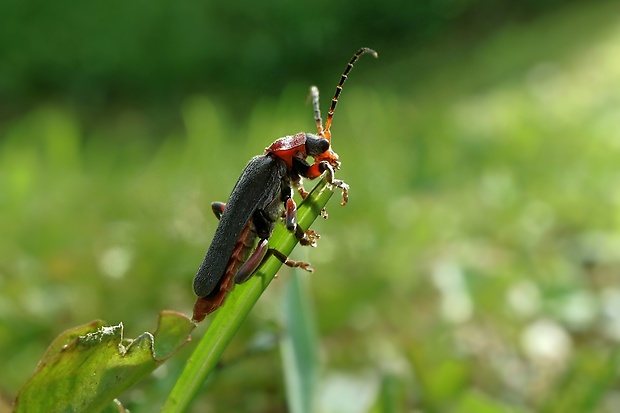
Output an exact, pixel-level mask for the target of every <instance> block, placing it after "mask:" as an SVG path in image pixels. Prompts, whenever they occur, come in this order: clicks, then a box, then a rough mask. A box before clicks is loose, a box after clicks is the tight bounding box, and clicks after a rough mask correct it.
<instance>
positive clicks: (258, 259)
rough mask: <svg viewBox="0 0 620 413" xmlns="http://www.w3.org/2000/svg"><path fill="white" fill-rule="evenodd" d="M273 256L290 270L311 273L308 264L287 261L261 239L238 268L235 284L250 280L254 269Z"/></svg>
mask: <svg viewBox="0 0 620 413" xmlns="http://www.w3.org/2000/svg"><path fill="white" fill-rule="evenodd" d="M269 255H273V256H274V257H276V258H277V259H278V260H280V262H281V263H282V264H284V265H286V266H288V267H291V268H301V269H303V270H306V271H308V272H313V271H314V269H313V268H312V267H311V266H310V264H309V263H307V262H304V261H295V260H291V259H289V258H288V257H287V256H286V255H284V254H283V253H281V252H280V251H278V250H276V249H273V248H269V246H268V242H267V240H266V239H261V240H260V241H259V242H258V245H257V246H256V249H255V250H254V252H252V255H250V257H249V258H248V260H247V261H246V262H245V263H244V264H243V265H242V266H241V268H239V271H237V274H236V275H235V283H237V284H242V283H244V282H246V281H247V280H249V279H250V277H251V276H252V274H254V272H255V271H256V269H257V268H258V267H259V266H260V265H261V264H262V263H263V262H264V261H265V259H266V258H267V257H268V256H269Z"/></svg>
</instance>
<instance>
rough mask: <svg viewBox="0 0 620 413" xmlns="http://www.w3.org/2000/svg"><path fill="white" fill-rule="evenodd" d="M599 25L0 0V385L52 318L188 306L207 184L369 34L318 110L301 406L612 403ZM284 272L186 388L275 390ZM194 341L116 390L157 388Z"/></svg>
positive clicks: (422, 5) (148, 316)
mask: <svg viewBox="0 0 620 413" xmlns="http://www.w3.org/2000/svg"><path fill="white" fill-rule="evenodd" d="M619 44H620V4H619V3H617V2H615V1H604V0H602V1H593V2H585V1H572V2H564V1H560V0H557V1H548V2H536V1H524V2H518V3H517V2H511V1H508V0H504V1H490V0H470V1H464V0H425V1H417V2H409V3H406V2H402V1H390V0H388V1H382V2H372V1H342V2H327V1H322V0H318V1H314V2H305V3H303V2H300V3H296V4H294V5H293V4H289V3H286V2H278V1H266V2H257V3H255V4H254V3H248V2H243V3H240V2H234V1H233V2H223V3H221V4H219V3H217V2H190V1H179V2H170V1H165V0H154V1H150V2H139V1H133V2H120V1H112V2H99V3H96V2H74V1H67V0H62V1H60V0H59V1H55V2H44V1H40V0H39V1H37V0H34V1H29V2H24V1H17V0H5V1H3V2H0V234H1V235H0V365H1V366H2V369H1V370H2V374H0V395H1V398H3V399H4V400H5V401H7V402H10V400H12V398H13V397H14V396H15V394H16V393H17V391H18V389H19V387H20V386H21V384H23V382H24V381H25V380H26V379H27V378H28V377H29V376H30V375H31V373H32V372H33V370H34V368H35V366H36V363H37V361H38V359H39V358H40V357H41V355H42V354H43V352H44V350H45V348H46V347H47V345H48V344H49V343H50V342H51V341H52V339H53V338H54V337H55V336H56V335H57V334H59V333H60V332H61V331H63V330H65V329H67V328H69V327H72V326H75V325H79V324H83V323H86V322H88V321H90V320H92V319H95V318H102V319H104V320H106V321H107V322H109V323H110V324H117V323H119V322H123V323H124V325H125V326H126V329H125V331H126V335H127V336H129V337H135V336H137V335H138V334H140V333H141V332H142V331H145V330H149V329H152V328H154V326H155V325H156V317H157V312H158V311H159V310H161V309H174V310H179V311H182V312H184V313H189V312H190V311H191V307H192V305H193V301H194V295H193V292H192V288H191V281H192V278H193V275H194V273H195V271H196V269H197V267H198V265H199V263H200V261H201V260H202V257H203V256H204V253H205V251H206V249H207V247H208V245H209V242H210V240H211V236H212V233H213V231H214V229H215V226H216V225H217V220H216V219H215V217H214V216H213V215H212V213H211V212H210V206H209V205H210V203H211V202H212V201H216V200H217V201H225V200H226V198H227V196H228V194H229V192H230V190H231V188H232V186H233V184H234V182H235V181H236V179H237V177H238V176H239V173H240V172H241V170H242V169H243V167H244V165H245V163H246V162H247V160H248V159H249V158H250V157H252V156H254V155H256V154H259V153H261V152H262V150H263V148H264V147H265V146H267V145H269V144H270V143H271V142H272V141H273V140H275V139H276V138H278V137H280V136H284V135H290V134H293V133H296V132H299V131H309V132H312V131H313V130H314V123H313V118H312V109H311V107H310V106H309V105H308V104H307V102H306V98H307V95H308V87H309V86H310V85H312V84H316V85H317V86H318V87H319V89H320V90H321V93H322V95H321V96H322V102H323V110H324V111H326V110H327V103H329V99H331V96H332V94H333V92H334V86H335V84H336V82H337V81H338V80H339V79H340V74H341V73H342V70H344V68H345V65H346V62H347V61H348V59H349V58H350V57H351V55H352V54H353V53H354V52H355V51H356V50H357V49H358V48H359V47H361V46H367V47H372V48H374V49H376V50H377V51H378V52H379V57H380V58H379V59H378V60H374V59H372V58H370V57H368V56H363V57H362V58H361V59H360V61H359V62H358V63H357V64H356V68H355V69H354V70H353V72H352V73H351V75H350V77H349V82H348V83H347V84H346V86H345V90H344V92H343V94H342V96H341V99H340V104H339V107H338V109H337V112H336V116H335V119H334V124H333V128H332V132H333V138H334V141H333V144H334V149H335V150H336V152H338V153H339V155H340V157H341V161H342V169H341V171H340V172H339V174H338V176H339V177H340V178H341V179H344V180H345V181H346V182H348V183H349V184H350V185H351V192H350V202H349V205H347V206H346V207H344V208H341V207H339V206H338V204H337V202H336V201H335V200H332V201H331V203H330V207H329V209H328V212H329V214H330V216H329V219H328V220H327V221H323V220H320V222H319V221H317V223H316V224H315V229H316V230H317V231H318V232H319V233H320V234H321V235H322V238H321V240H320V242H319V246H318V248H316V249H306V248H301V247H298V248H297V249H296V251H295V252H294V258H297V259H307V260H309V261H310V262H312V263H313V265H314V266H315V268H316V272H315V273H314V274H312V275H306V274H301V275H300V276H301V277H304V278H305V279H306V280H307V283H306V284H307V285H308V286H309V288H310V290H311V297H312V302H313V306H314V310H315V311H314V314H313V318H314V319H315V321H316V325H317V331H318V343H319V346H320V351H321V354H322V370H321V374H320V377H319V384H318V392H317V410H318V411H320V412H328V413H329V412H365V411H370V410H371V409H373V408H374V409H375V410H374V411H389V410H385V409H387V408H388V407H387V406H389V405H390V404H391V405H392V406H393V407H394V410H393V411H410V412H472V413H473V412H476V413H477V412H489V413H493V412H519V413H520V412H532V413H533V412H549V413H551V412H557V413H566V412H610V413H611V412H616V411H618V406H620V386H619V385H620V383H619V378H618V373H619V362H620V360H619V358H618V356H619V354H618V350H617V347H618V346H617V342H618V340H620V284H619V282H618V280H617V277H618V273H619V271H620V192H618V185H619V184H620V170H619V168H618V160H617V159H618V157H619V155H620V47H618V45H619ZM310 186H311V185H310V184H308V187H310ZM334 199H335V198H334ZM291 274H292V273H291V272H290V271H288V270H285V269H283V270H281V272H280V275H281V276H280V278H279V279H278V280H276V281H275V282H274V283H272V285H271V286H270V287H269V289H268V291H267V293H266V294H265V295H263V297H262V298H261V300H260V301H259V303H258V305H257V306H256V307H255V309H254V311H253V312H252V314H251V317H250V318H249V319H248V320H247V321H246V323H245V325H244V326H243V328H242V330H241V331H240V332H239V334H238V335H237V337H236V338H235V340H234V341H233V343H232V345H231V347H230V349H229V351H228V352H227V354H226V356H225V357H224V360H223V362H224V364H223V365H224V366H225V367H224V368H222V369H221V370H220V371H219V372H218V374H217V375H216V376H215V377H213V378H212V379H211V380H210V381H209V383H208V385H207V386H206V387H205V391H204V395H203V396H202V397H201V398H200V400H197V401H196V404H195V410H194V411H196V412H198V411H200V412H219V411H248V412H278V411H284V410H285V409H286V401H285V392H284V384H283V378H282V374H281V373H280V370H281V361H280V356H279V354H278V349H277V348H276V347H274V346H271V345H270V343H272V339H273V337H275V336H277V333H278V325H279V323H280V320H281V312H282V298H281V296H282V292H283V289H284V285H285V284H286V282H287V281H286V279H287V277H290V276H292V275H291ZM205 326H206V323H204V325H202V326H201V327H199V329H198V330H197V331H196V333H195V335H196V337H198V336H200V334H202V333H203V332H204V329H205ZM193 345H194V344H192V343H190V345H189V346H188V347H187V348H186V349H185V350H184V352H182V353H181V354H178V355H177V356H175V357H174V358H173V359H172V360H170V361H169V362H168V363H166V364H165V365H164V366H163V367H162V368H160V369H158V370H157V371H156V372H155V374H154V375H153V377H151V378H149V380H147V381H146V382H144V383H142V384H141V385H140V386H138V387H136V388H135V389H132V390H131V391H129V392H127V394H125V395H123V396H122V397H121V401H122V402H123V404H124V405H125V406H126V407H129V408H130V409H131V410H132V411H135V412H150V411H157V409H158V408H159V406H160V405H161V403H162V401H163V400H164V399H165V396H166V394H167V393H168V392H169V390H170V388H171V387H172V384H173V383H174V380H175V379H176V377H177V376H178V374H179V372H180V369H182V367H183V364H184V362H185V360H186V358H187V357H188V355H189V354H190V352H191V349H192V347H193ZM257 350H261V351H257ZM360 395H363V396H360ZM381 409H384V410H381Z"/></svg>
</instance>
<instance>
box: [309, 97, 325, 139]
mask: <svg viewBox="0 0 620 413" xmlns="http://www.w3.org/2000/svg"><path fill="white" fill-rule="evenodd" d="M310 95H311V96H312V107H313V108H314V121H315V122H316V130H317V131H318V132H319V136H323V121H322V120H321V107H320V106H319V89H318V88H317V87H316V86H312V87H311V88H310Z"/></svg>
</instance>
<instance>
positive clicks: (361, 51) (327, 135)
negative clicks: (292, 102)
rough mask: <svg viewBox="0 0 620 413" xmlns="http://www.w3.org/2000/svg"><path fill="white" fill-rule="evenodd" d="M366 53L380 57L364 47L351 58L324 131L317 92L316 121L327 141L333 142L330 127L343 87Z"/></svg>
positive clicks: (317, 93)
mask: <svg viewBox="0 0 620 413" xmlns="http://www.w3.org/2000/svg"><path fill="white" fill-rule="evenodd" d="M364 53H370V54H371V55H373V56H374V57H378V56H379V55H378V54H377V52H375V51H374V50H372V49H369V48H367V47H362V48H361V49H359V50H358V51H357V53H355V54H354V55H353V57H352V58H351V60H350V61H349V63H347V68H346V69H345V70H344V73H343V74H342V77H341V78H340V82H339V83H338V86H336V93H335V94H334V98H333V99H332V105H331V107H330V108H329V112H328V113H327V120H326V121H325V130H322V129H323V128H322V125H320V119H321V115H320V113H319V115H318V116H317V111H318V100H319V91H318V89H317V90H316V105H315V107H314V114H315V119H316V120H317V127H319V134H322V135H324V136H325V139H327V140H331V133H330V131H329V128H330V126H331V124H332V118H333V117H334V110H336V104H337V103H338V98H339V97H340V93H341V92H342V85H344V82H346V81H347V75H348V74H349V72H350V71H351V69H353V64H354V63H355V62H356V61H357V59H359V58H360V56H361V55H363V54H364ZM315 89H316V88H315ZM312 99H313V102H314V93H313V94H312Z"/></svg>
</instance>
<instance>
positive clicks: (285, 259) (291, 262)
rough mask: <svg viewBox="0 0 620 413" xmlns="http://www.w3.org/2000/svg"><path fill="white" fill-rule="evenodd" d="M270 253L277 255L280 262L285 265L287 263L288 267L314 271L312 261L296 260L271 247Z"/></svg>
mask: <svg viewBox="0 0 620 413" xmlns="http://www.w3.org/2000/svg"><path fill="white" fill-rule="evenodd" d="M269 254H271V255H273V256H274V257H276V258H277V259H278V260H280V262H281V263H282V264H284V265H286V266H287V267H291V268H301V269H302V270H306V271H308V272H314V268H312V267H311V266H310V263H307V262H304V261H294V260H291V259H289V257H287V256H286V255H284V254H282V253H281V252H280V251H278V250H276V249H273V248H270V249H269Z"/></svg>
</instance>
